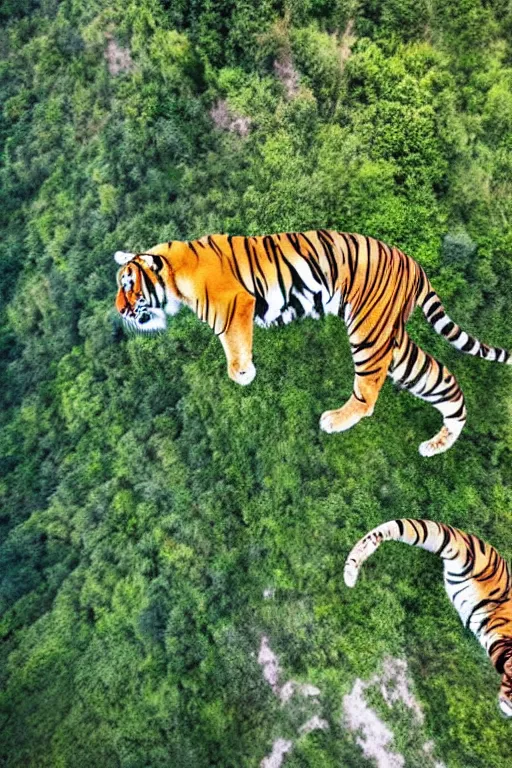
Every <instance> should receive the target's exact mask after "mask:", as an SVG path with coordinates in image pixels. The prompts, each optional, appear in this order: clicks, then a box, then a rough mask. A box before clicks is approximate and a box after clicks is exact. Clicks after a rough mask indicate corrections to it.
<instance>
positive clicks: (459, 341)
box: [416, 270, 512, 365]
mask: <svg viewBox="0 0 512 768" xmlns="http://www.w3.org/2000/svg"><path fill="white" fill-rule="evenodd" d="M422 277H423V280H422V284H423V286H424V287H423V290H422V291H421V293H420V294H419V296H418V299H417V301H416V304H417V306H419V307H421V309H422V310H423V314H424V315H425V317H426V318H427V321H428V322H429V323H430V325H431V326H432V327H433V328H434V330H435V332H436V333H439V335H440V336H444V338H445V339H446V340H447V341H449V342H450V344H452V346H454V347H455V348H456V349H458V350H459V352H466V353H467V354H468V355H475V356H477V357H483V358H484V359H485V360H493V361H496V362H497V363H507V364H508V365H512V357H511V355H510V353H509V352H507V350H506V349H501V347H490V346H488V345H487V344H483V343H482V342H481V341H479V340H478V339H475V338H473V336H470V335H469V334H468V333H466V331H463V330H462V328H461V327H460V326H459V325H457V323H454V322H453V320H451V319H450V318H449V317H448V315H447V314H446V312H445V310H444V307H443V305H442V303H441V299H440V298H439V296H438V295H437V293H436V292H435V291H434V289H433V288H432V286H431V284H430V281H429V279H428V278H427V276H426V274H425V272H423V270H422Z"/></svg>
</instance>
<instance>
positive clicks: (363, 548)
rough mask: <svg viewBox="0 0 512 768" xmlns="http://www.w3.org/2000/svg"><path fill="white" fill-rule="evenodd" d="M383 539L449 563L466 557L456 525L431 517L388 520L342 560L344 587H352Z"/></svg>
mask: <svg viewBox="0 0 512 768" xmlns="http://www.w3.org/2000/svg"><path fill="white" fill-rule="evenodd" d="M383 541H403V542H405V543H406V544H411V545H413V546H416V547H420V548H421V549H426V550H428V551H429V552H434V553H435V554H437V555H439V556H440V557H442V558H445V559H449V560H451V561H452V562H451V565H452V566H453V565H455V564H457V565H458V564H459V563H458V562H457V561H460V565H461V566H462V565H463V564H464V562H465V559H466V552H467V546H466V545H465V543H464V534H463V533H462V531H459V530H457V529H456V528H451V527H449V526H447V525H444V524H443V523H436V522H434V521H433V520H406V519H402V520H390V521H389V522H387V523H382V525H379V526H378V527H377V528H374V529H373V530H372V531H370V532H369V533H367V534H366V536H364V537H363V538H362V539H361V540H360V541H358V542H357V544H356V545H355V547H353V549H352V550H351V552H350V554H349V556H348V557H347V560H346V562H345V569H344V572H343V578H344V580H345V584H346V585H347V587H353V586H355V583H356V581H357V577H358V575H359V569H360V568H361V566H362V564H363V563H364V561H365V560H367V559H368V558H369V557H370V555H372V554H373V553H374V552H375V550H376V549H378V547H379V546H380V545H381V544H382V542H383Z"/></svg>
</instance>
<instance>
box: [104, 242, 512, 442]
mask: <svg viewBox="0 0 512 768" xmlns="http://www.w3.org/2000/svg"><path fill="white" fill-rule="evenodd" d="M114 258H115V261H116V262H117V264H119V265H120V267H121V269H120V270H118V276H117V280H118V293H117V298H116V308H117V310H118V312H119V313H120V314H121V316H122V318H123V319H124V320H125V321H126V323H127V324H128V325H129V326H131V327H132V328H134V329H136V330H138V331H157V330H163V329H164V328H165V327H166V317H167V315H174V314H175V313H176V312H177V311H178V309H179V307H180V306H181V305H182V304H185V305H187V306H188V307H190V308H191V309H192V310H193V311H194V312H195V314H196V315H197V316H198V317H199V319H200V320H202V321H203V322H205V323H207V324H208V325H209V326H210V328H211V329H212V330H213V332H214V333H215V334H216V335H217V336H218V337H219V339H220V341H221V344H222V346H223V348H224V352H225V355H226V359H227V367H228V375H229V377H230V378H231V379H232V380H233V381H235V382H237V383H238V384H243V385H246V384H250V382H252V381H253V379H254V377H255V375H256V368H255V367H254V364H253V361H252V344H253V324H254V323H256V324H257V325H260V326H263V327H269V326H272V325H285V324H287V323H289V322H291V321H292V320H294V319H295V318H300V317H306V316H310V317H321V316H323V315H329V314H332V315H337V316H338V317H340V318H342V319H343V320H344V322H345V325H346V328H347V331H348V337H349V342H350V347H351V352H352V358H353V363H354V368H355V375H354V384H353V389H352V394H351V396H350V397H349V399H348V400H347V402H346V403H345V404H344V405H343V406H342V407H340V408H338V409H336V410H329V411H325V412H324V413H323V414H322V416H321V419H320V427H321V429H323V430H324V431H325V432H328V433H332V432H343V431H345V430H347V429H350V428H351V427H353V426H354V425H355V424H357V423H358V422H359V421H360V420H361V419H362V418H363V417H367V416H371V415H372V413H373V410H374V406H375V403H376V401H377V397H378V395H379V391H380V389H381V387H382V385H383V383H384V381H385V379H386V375H388V376H390V377H391V379H392V380H393V381H394V382H395V383H396V384H397V385H399V386H401V387H403V388H405V389H407V390H408V391H409V392H411V393H412V394H413V395H415V396H416V397H418V398H420V399H421V400H425V401H426V402H429V403H431V404H432V405H433V406H434V407H435V408H437V410H438V411H440V413H441V415H442V418H443V426H442V427H441V429H440V431H439V432H438V433H437V434H436V435H435V436H434V437H433V438H432V439H431V440H427V441H425V442H423V443H421V445H420V448H419V450H420V454H421V455H422V456H434V455H436V454H439V453H442V452H443V451H446V450H448V449H449V448H450V447H451V446H452V445H453V443H454V442H455V441H456V440H457V438H458V437H459V435H460V433H461V430H462V428H463V427H464V424H465V422H466V405H465V402H464V395H463V394H462V390H461V388H460V387H459V385H458V383H457V381H456V379H455V377H454V376H453V375H452V374H451V373H450V371H449V370H448V369H447V368H446V367H445V366H444V365H443V364H442V363H440V362H438V361H437V360H435V359H434V358H433V357H431V356H430V355H429V354H427V353H426V352H424V351H423V350H422V349H421V348H420V347H419V346H418V345H417V344H415V343H414V341H412V339H411V338H410V337H409V335H408V333H407V331H406V328H405V326H406V323H407V320H408V319H409V317H410V315H411V313H412V311H413V309H414V308H415V307H416V306H419V307H421V309H422V310H423V313H424V315H425V317H426V319H427V321H428V322H429V323H430V324H431V325H432V326H433V327H434V330H435V331H437V333H439V334H441V335H442V336H444V338H446V339H447V340H448V341H449V342H450V343H451V344H452V345H453V346H454V347H456V348H457V349H459V350H460V351H461V352H466V353H468V354H470V355H477V356H480V357H483V358H486V359H487V360H495V361H498V362H501V363H508V364H510V363H511V362H512V361H511V358H510V354H509V353H508V352H507V351H506V350H504V349H500V348H496V347H490V346H487V345H486V344H482V343H481V342H480V341H478V340H477V339H475V338H473V337H471V336H469V335H468V334H467V333H466V332H465V331H463V330H462V329H461V328H459V326H458V325H456V324H455V323H454V322H453V321H452V320H450V318H449V317H448V315H447V314H446V312H445V310H444V308H443V305H442V304H441V300H440V299H439V297H438V295H437V293H436V292H435V291H434V290H433V288H432V286H431V284H430V282H429V280H428V278H427V276H426V274H425V272H424V270H423V268H422V267H421V266H420V265H419V264H418V263H417V262H416V261H414V260H413V259H412V258H410V257H409V256H407V255H406V254H404V253H403V252H402V251H401V250H399V249H398V248H396V247H390V246H388V245H386V244H385V243H383V242H381V241H379V240H376V239H374V238H372V237H366V236H363V235H358V234H349V233H345V232H337V231H332V230H326V229H319V230H315V231H307V232H286V233H280V234H275V235H261V236H254V237H242V236H231V235H206V236H204V237H201V238H199V239H198V240H191V241H178V240H173V241H170V242H167V243H161V244H159V245H156V246H154V247H153V248H150V249H149V250H148V251H145V252H142V253H129V252H125V251H117V252H116V253H115V254H114Z"/></svg>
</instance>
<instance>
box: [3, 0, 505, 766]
mask: <svg viewBox="0 0 512 768" xmlns="http://www.w3.org/2000/svg"><path fill="white" fill-rule="evenodd" d="M169 5H172V8H171V7H168V5H167V4H166V3H160V4H159V3H158V2H156V0H154V2H152V1H150V0H136V1H135V2H133V3H131V4H129V5H128V4H124V3H118V4H116V3H113V4H110V5H107V4H106V3H103V2H100V0H98V1H97V2H95V3H85V2H84V3H80V2H78V1H77V2H64V3H60V4H57V3H52V2H46V3H44V4H42V5H41V6H39V5H38V4H37V3H33V4H31V3H30V2H28V0H27V2H26V3H25V5H23V4H15V5H13V6H12V8H10V7H8V6H6V10H2V11H1V13H2V14H3V19H2V20H3V21H5V22H6V23H5V24H4V29H3V31H2V33H1V37H0V55H1V61H0V89H1V93H0V100H1V101H2V102H3V103H4V112H3V116H2V120H1V122H0V138H1V141H2V147H3V149H2V155H1V157H2V168H1V175H2V178H1V185H0V188H1V190H2V191H1V192H0V195H1V200H0V203H1V205H0V225H1V227H2V246H1V252H0V263H1V266H2V276H3V284H4V297H5V298H8V302H7V303H6V305H2V307H0V318H1V331H0V348H1V351H2V355H1V360H0V373H1V375H2V390H1V393H0V398H1V403H2V412H1V415H0V429H1V433H0V443H1V446H2V452H1V454H0V471H1V481H0V501H1V504H2V512H1V518H0V523H1V525H2V531H3V536H2V539H3V543H2V546H1V549H0V569H1V571H0V572H1V573H2V582H1V588H0V601H1V603H0V604H1V611H2V618H1V620H0V630H1V632H2V637H3V639H4V642H3V643H2V646H1V650H0V653H1V663H0V674H1V676H2V693H1V699H0V701H1V704H2V722H1V723H0V727H1V728H2V730H1V735H0V745H1V746H0V749H1V754H2V757H3V759H4V762H5V763H6V765H9V766H21V765H24V766H25V765H31V766H36V765H37V766H52V767H53V766H89V765H105V766H118V765H119V766H123V767H124V766H130V767H133V768H135V767H137V768H138V767H139V766H151V768H156V767H157V766H171V765H172V766H191V765H194V766H214V765H217V766H222V767H223V768H224V766H255V765H258V764H259V761H260V760H261V759H262V758H263V756H264V755H265V754H269V753H270V749H271V744H272V741H273V739H274V738H277V737H280V736H281V737H285V738H287V737H288V738H292V737H293V738H295V734H296V732H297V728H298V727H299V726H300V725H301V724H302V723H303V722H304V721H305V720H306V719H307V718H308V717H310V716H311V715H312V714H315V713H318V714H321V716H322V717H324V718H326V719H327V720H328V722H329V725H330V728H329V730H328V731H318V732H315V733H313V734H311V735H309V736H305V737H302V739H301V740H300V741H298V742H297V744H296V746H295V749H294V752H293V753H292V754H291V755H289V756H288V757H287V759H286V765H287V766H330V765H333V766H334V765H346V766H362V765H364V764H365V762H364V759H363V758H362V756H361V755H362V753H361V750H360V748H359V747H358V746H357V744H356V742H355V737H354V735H353V734H350V733H349V732H348V730H347V729H346V727H344V725H343V724H342V719H341V717H342V701H343V696H344V695H346V694H347V693H348V692H349V691H350V690H351V689H352V686H353V684H354V681H355V679H356V677H361V678H363V679H366V680H367V679H370V678H372V677H373V676H374V675H375V674H377V673H379V672H380V670H381V667H382V663H383V660H384V659H385V657H386V656H387V655H393V656H399V657H402V658H406V659H407V660H408V664H409V673H410V676H411V678H412V681H413V685H414V691H415V693H416V695H417V697H418V698H419V700H420V702H421V704H422V707H423V710H424V712H425V718H426V719H425V724H424V725H423V726H421V727H419V726H415V725H414V723H413V719H412V715H411V714H410V713H409V712H408V711H407V710H405V709H404V708H402V709H400V708H399V707H398V708H396V707H395V708H394V709H393V710H389V709H388V708H387V706H386V704H385V703H384V701H383V699H382V697H380V695H379V693H378V691H377V689H375V690H374V691H373V693H371V694H370V696H369V698H370V699H371V703H372V706H374V707H375V708H376V709H377V710H378V712H379V713H380V715H381V716H382V717H383V719H384V720H385V721H386V722H387V723H388V724H389V725H390V727H391V728H392V730H393V732H394V734H395V741H394V743H393V745H392V748H393V750H395V751H400V752H401V753H402V754H404V755H405V757H406V760H407V762H406V765H407V766H409V765H410V766H415V765H419V764H423V762H424V761H423V758H422V757H421V747H422V743H423V741H424V740H425V739H426V738H433V739H434V742H435V755H436V757H438V758H439V759H442V760H443V761H444V762H445V764H446V765H447V766H449V768H463V767H464V768H465V767H466V766H469V765H471V766H475V768H480V767H481V768H484V766H485V768H489V766H492V767H493V768H494V766H495V767H496V768H501V767H503V768H505V766H507V765H508V764H509V761H510V750H509V744H510V724H507V723H506V722H504V721H503V720H502V719H501V718H500V717H499V714H498V711H497V706H496V693H497V687H498V678H497V676H496V675H495V674H494V672H493V670H492V669H491V668H490V666H489V664H488V663H487V662H486V660H485V656H484V653H483V651H482V650H481V649H480V648H479V647H478V645H477V644H476V642H475V641H474V639H473V638H472V637H471V636H470V635H469V634H468V633H467V632H465V631H464V630H463V629H462V627H461V626H460V625H459V621H458V618H457V616H456V615H455V614H454V612H453V610H452V609H451V606H450V605H449V604H448V602H447V600H446V598H445V596H444V594H443V589H442V583H441V573H440V570H441V569H440V564H439V563H438V562H436V560H435V559H434V558H432V557H430V556H429V555H428V554H427V553H422V552H417V551H412V550H410V549H409V548H406V547H399V546H398V545H396V546H392V545H389V546H388V547H387V548H383V549H382V551H380V552H379V553H378V554H377V555H376V556H375V558H374V560H372V562H371V563H369V564H368V566H367V567H366V569H365V573H364V576H363V578H362V580H361V583H360V584H359V585H358V588H357V589H356V590H355V591H348V590H347V589H345V588H344V587H343V584H342V580H341V571H342V566H343V562H344V558H345V556H346V554H347V552H348V550H349V548H350V547H351V545H352V544H353V543H354V542H355V540H356V539H357V538H358V537H359V536H360V535H362V534H363V533H364V532H365V531H366V530H368V529H369V528H371V527H372V526H374V525H376V524H378V523H379V522H381V521H383V520H385V519H389V518H391V517H397V516H425V517H432V518H434V519H440V520H443V521H445V522H448V523H452V524H454V525H457V526H459V527H462V528H466V529H468V530H471V531H474V532H475V533H478V534H479V535H481V536H482V537H484V538H487V539H488V540H489V541H491V542H492V543H493V544H494V545H496V546H497V547H498V548H499V549H500V551H501V552H502V553H503V555H505V556H508V557H510V555H511V554H512V540H511V537H510V523H511V522H512V505H511V498H510V479H511V478H510V474H511V470H510V449H511V447H512V432H511V426H510V424H511V422H510V416H509V411H510V402H511V401H510V394H509V390H510V371H509V370H507V369H505V368H504V367H499V366H493V365H491V364H486V363H485V362H483V361H478V360H474V359H471V358H469V357H464V356H461V355H457V353H456V352H455V351H453V350H451V349H450V348H449V347H448V346H447V345H446V344H444V343H443V342H442V341H441V340H440V339H439V338H437V337H436V336H435V334H434V333H433V331H432V330H431V329H429V328H428V327H427V326H426V324H424V322H423V320H422V318H414V319H413V322H412V324H411V326H412V334H413V335H414V337H415V338H416V339H418V341H419V342H420V343H421V344H422V345H424V346H425V347H426V348H427V349H428V350H429V351H431V352H433V353H434V354H436V356H438V357H439V358H440V359H442V360H443V361H445V362H446V363H447V364H448V366H449V367H450V368H451V370H453V371H454V373H456V375H457V376H458V378H459V380H460V383H461V384H462V386H463V389H464V391H465V394H466V397H467V401H468V408H469V414H470V419H469V421H468V426H467V429H466V430H465V432H464V435H463V437H462V438H461V440H460V441H459V443H458V444H457V446H456V447H455V448H454V449H453V450H452V451H450V452H449V453H448V454H447V455H443V456H440V457H437V458H434V459H432V460H431V461H426V460H424V459H421V458H420V457H419V455H418V454H417V445H418V444H419V443H420V442H421V441H422V440H424V439H425V438H427V437H430V436H431V435H432V434H434V432H435V431H436V430H437V428H438V426H439V422H438V418H437V413H436V412H435V411H434V410H433V409H432V408H431V407H429V406H427V405H425V404H422V403H419V402H417V401H415V400H414V399H413V398H411V397H410V396H409V395H407V393H398V392H397V391H395V390H393V388H392V387H391V386H390V385H389V384H388V385H386V386H385V388H384V390H383V393H382V395H381V397H380V399H379V402H378V404H377V407H376V410H375V415H374V417H373V418H372V419H369V420H367V421H365V422H364V423H361V424H360V425H358V427H357V428H355V429H354V430H353V431H350V432H349V433H346V434H344V435H338V436H327V435H324V434H321V433H320V432H319V430H318V419H319V416H320V414H321V412H322V411H323V410H325V409H326V408H331V407H336V406H337V405H340V404H341V403H342V402H343V401H344V399H345V398H346V397H347V396H348V394H349V392H350V391H351V384H352V370H351V363H350V358H349V354H348V345H347V341H346V337H345V332H344V329H343V327H342V326H341V325H340V324H339V323H338V322H337V321H336V320H335V319H334V318H329V319H327V320H326V321H324V322H316V323H315V322H310V321H305V322H303V323H297V324H295V325H293V326H289V327H287V328H285V329H282V330H271V331H267V332H263V331H259V330H257V331H256V334H255V362H256V365H257V367H258V377H257V379H256V380H255V382H254V383H253V384H252V385H251V386H250V387H249V388H248V389H246V390H245V389H241V388H238V387H237V386H236V385H234V384H233V383H231V382H230V381H229V380H228V379H227V377H226V374H225V363H224V360H223V354H222V351H221V347H220V345H219V343H218V341H217V340H216V339H214V338H212V337H211V334H210V332H209V331H208V329H207V328H206V327H204V326H201V325H200V324H199V323H198V322H197V321H196V320H195V319H194V318H193V317H192V316H191V315H190V314H188V313H187V312H185V311H184V312H182V313H180V315H179V316H178V317H177V318H176V319H175V321H174V322H173V324H172V327H171V328H170V330H169V332H168V333H166V334H165V335H162V336H158V337H154V338H134V337H125V336H124V335H123V332H122V330H121V329H120V328H119V327H118V326H117V325H116V324H115V323H114V322H113V317H112V313H111V306H112V300H113V295H114V291H115V280H114V276H115V269H114V264H113V262H112V253H113V252H114V251H115V250H117V249H118V248H126V249H135V248H138V247H147V246H148V245H151V244H153V243H155V242H158V241H160V240H164V239H168V238H173V237H175V238H179V237H181V238H188V237H193V236H197V235H200V234H203V233H205V232H211V231H229V232H231V233H233V234H237V233H256V232H270V231H276V230H284V229H289V230H293V229H304V228H307V227H312V226H332V227H337V228H341V229H345V230H355V231H361V232H364V233H367V234H372V235H375V236H378V237H381V238H383V239H385V240H387V241H388V242H390V243H396V244H397V245H399V246H401V247H403V248H404V249H406V250H407V252H409V253H410V254H411V255H412V256H414V257H415V258H417V259H418V260H419V261H420V262H421V263H422V264H423V265H424V266H425V267H426V268H427V271H428V272H429V275H430V277H431V279H432V281H433V283H434V285H435V286H436V288H437V289H438V291H439V292H440V293H441V295H442V297H443V299H444V303H445V306H446V307H447V309H448V311H449V312H450V315H451V316H452V317H453V318H454V319H456V320H457V321H458V322H460V323H462V324H463V326H464V327H465V328H466V329H467V330H468V331H470V332H471V331H472V332H474V333H476V334H477V335H478V336H479V337H480V338H481V339H482V340H484V341H487V342H489V343H495V344H501V345H503V346H506V345H508V346H509V347H512V333H511V332H510V330H509V327H508V317H509V309H508V307H507V300H508V297H509V294H510V286H511V283H512V275H511V266H512V262H511V258H510V252H511V246H512V236H511V230H510V226H509V221H510V217H511V216H512V190H511V189H510V183H509V178H510V170H511V167H510V166H511V164H512V161H511V159H510V148H511V146H512V144H511V141H512V139H511V128H512V98H511V96H510V84H511V81H512V70H511V65H510V55H511V54H510V49H509V46H508V44H507V43H506V40H507V37H508V39H510V36H509V32H510V26H511V20H510V18H509V17H507V15H506V9H505V7H503V8H502V7H501V6H499V7H498V4H496V5H495V7H493V8H491V7H489V6H488V5H485V6H484V5H483V4H481V3H480V2H478V0H466V1H465V2H463V1H462V0H459V2H457V3H455V4H450V12H448V11H444V10H443V8H442V7H441V6H440V4H439V7H438V6H437V5H430V4H426V3H425V4H421V3H420V4H418V3H417V2H414V3H412V2H408V1H407V0H402V1H401V2H400V0H394V2H389V3H388V2H386V3H382V4H379V3H369V2H368V3H365V4H362V5H361V6H358V8H357V9H356V8H355V7H353V6H352V4H351V3H350V2H348V1H347V2H345V3H343V2H341V3H338V4H335V5H334V6H332V7H331V4H322V3H320V2H319V3H309V4H306V3H304V4H301V3H299V2H295V3H290V4H289V5H287V6H286V7H284V6H282V5H281V4H278V3H274V4H272V3H270V2H267V3H264V4H260V3H258V4H254V6H252V5H251V4H249V3H244V4H239V3H233V4H230V3H228V2H225V3H212V4H204V5H203V6H201V7H199V8H198V7H196V6H195V5H194V4H192V3H190V4H187V3H186V2H182V3H181V4H179V3H172V4H169ZM350 18H354V19H355V25H354V31H353V35H355V36H356V38H357V40H356V42H355V43H353V46H352V55H351V56H350V58H349V59H348V61H347V62H345V61H344V59H343V57H342V55H341V52H342V50H343V49H344V47H345V46H346V43H347V41H346V39H345V40H343V39H342V32H343V30H344V29H345V28H346V26H347V23H348V21H349V19H350ZM335 33H336V34H335ZM107 34H108V35H110V36H112V38H113V39H114V40H115V41H116V44H117V45H118V46H119V47H124V48H126V49H127V50H129V51H130V54H131V58H132V65H131V67H130V68H129V71H125V72H122V73H120V74H119V75H117V76H113V75H111V74H110V73H109V72H108V68H107V63H106V61H105V58H104V52H105V50H106V48H107V44H108V40H107V37H106V35H107ZM276 60H277V61H278V62H281V63H283V62H285V63H286V62H288V63H289V62H292V63H293V66H294V68H295V70H296V72H297V74H298V75H299V76H300V77H299V78H298V80H297V87H296V89H295V92H294V93H293V95H292V96H289V95H287V93H286V88H285V86H284V85H283V83H281V82H280V81H279V79H278V77H277V76H276V73H275V70H274V66H273V63H274V61H276ZM219 99H221V100H226V101H227V104H228V106H229V110H231V113H232V115H233V116H236V115H242V116H244V117H248V118H250V120H251V124H250V131H249V134H248V135H247V136H245V137H242V136H240V135H238V134H237V132H236V131H232V132H230V131H229V130H222V129H217V130H216V129H214V127H213V124H212V119H211V117H210V115H209V111H210V109H211V107H212V106H213V105H215V104H216V103H217V102H218V100H219ZM7 287H8V290H6V289H7ZM4 382H5V385H4ZM269 588H271V589H274V590H275V596H274V598H272V599H264V598H263V591H264V590H265V589H269ZM263 634H266V635H267V636H268V637H269V642H270V644H271V647H272V649H273V650H274V651H275V652H276V653H277V654H278V656H279V659H280V663H281V666H282V670H283V671H282V679H283V680H287V679H290V678H292V679H294V680H298V681H303V682H306V681H307V682H310V683H313V684H314V685H316V686H317V687H318V688H319V689H320V690H321V695H320V697H319V704H318V705H316V709H315V705H314V704H313V703H311V702H309V703H308V702H303V703H302V704H301V703H300V700H299V699H297V698H295V699H292V703H291V704H290V706H288V707H281V706H280V705H279V703H278V701H277V699H276V697H275V696H274V694H273V693H272V691H271V689H270V687H269V686H268V685H267V684H266V683H265V681H264V679H263V676H262V670H261V668H260V666H259V665H258V663H257V653H258V648H259V645H260V642H261V637H262V635H263ZM368 764H369V765H371V764H372V763H371V762H369V763H368Z"/></svg>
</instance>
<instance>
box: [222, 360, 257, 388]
mask: <svg viewBox="0 0 512 768" xmlns="http://www.w3.org/2000/svg"><path fill="white" fill-rule="evenodd" d="M228 373H229V378H230V379H233V381H236V383H237V384H241V385H242V386H245V385H246V384H250V383H251V381H253V379H254V377H255V376H256V368H255V367H254V365H253V363H249V365H246V366H245V368H244V370H242V371H239V370H235V369H234V368H229V371H228Z"/></svg>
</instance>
